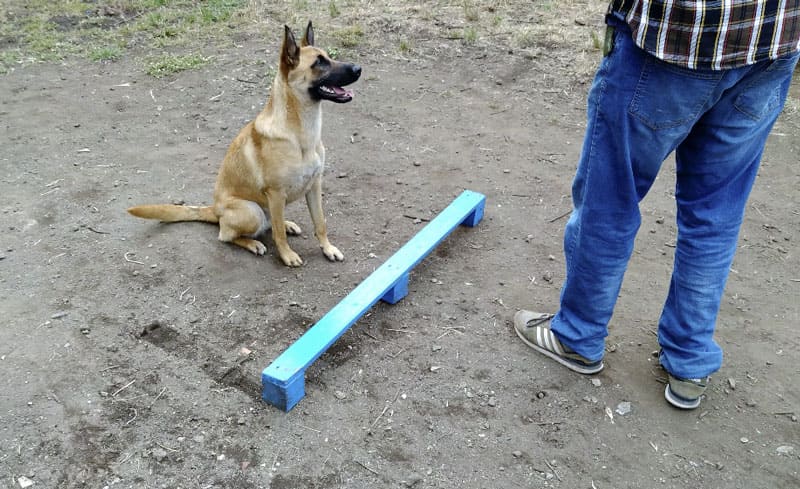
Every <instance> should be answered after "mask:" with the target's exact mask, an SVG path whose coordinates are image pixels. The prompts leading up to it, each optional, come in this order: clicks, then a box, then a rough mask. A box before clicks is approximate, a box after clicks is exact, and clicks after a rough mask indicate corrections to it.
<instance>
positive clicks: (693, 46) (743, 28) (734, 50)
mask: <svg viewBox="0 0 800 489" xmlns="http://www.w3.org/2000/svg"><path fill="white" fill-rule="evenodd" d="M610 11H611V12H616V13H618V14H621V15H623V16H624V18H625V21H626V22H627V24H628V25H629V26H630V27H631V30H632V31H633V40H634V42H636V45H637V46H639V47H640V48H642V49H644V50H645V51H647V52H648V53H650V54H652V55H654V56H655V57H657V58H659V59H661V60H664V61H667V62H669V63H674V64H678V65H681V66H684V67H687V68H691V69H711V70H725V69H730V68H737V67H740V66H746V65H750V64H753V63H757V62H759V61H763V60H767V59H776V58H779V57H782V56H785V55H787V54H791V53H794V52H796V51H798V50H800V0H754V1H745V0H613V1H612V2H611V6H610Z"/></svg>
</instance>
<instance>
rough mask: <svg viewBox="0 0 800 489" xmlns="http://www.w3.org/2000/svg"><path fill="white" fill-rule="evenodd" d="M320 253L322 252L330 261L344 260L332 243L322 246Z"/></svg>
mask: <svg viewBox="0 0 800 489" xmlns="http://www.w3.org/2000/svg"><path fill="white" fill-rule="evenodd" d="M322 253H324V254H325V257H326V258H327V259H328V260H330V261H344V255H343V254H342V252H341V251H339V248H337V247H335V246H333V245H328V246H324V247H323V248H322Z"/></svg>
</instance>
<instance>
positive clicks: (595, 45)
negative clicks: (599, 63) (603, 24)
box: [589, 31, 603, 51]
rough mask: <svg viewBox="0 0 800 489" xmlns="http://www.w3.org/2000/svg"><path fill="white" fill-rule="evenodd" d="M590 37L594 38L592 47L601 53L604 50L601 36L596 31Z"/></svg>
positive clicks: (590, 33)
mask: <svg viewBox="0 0 800 489" xmlns="http://www.w3.org/2000/svg"><path fill="white" fill-rule="evenodd" d="M589 35H591V36H592V47H593V48H595V49H596V50H598V51H600V50H601V49H603V41H602V40H601V39H600V36H599V35H598V34H597V32H595V31H591V32H589Z"/></svg>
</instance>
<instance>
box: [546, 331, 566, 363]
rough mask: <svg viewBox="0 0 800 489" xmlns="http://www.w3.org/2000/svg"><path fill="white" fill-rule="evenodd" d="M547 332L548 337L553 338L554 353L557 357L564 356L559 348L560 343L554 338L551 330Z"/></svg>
mask: <svg viewBox="0 0 800 489" xmlns="http://www.w3.org/2000/svg"><path fill="white" fill-rule="evenodd" d="M549 331H550V336H552V338H553V349H554V350H555V351H556V353H558V354H559V355H562V356H563V355H564V349H563V348H561V342H560V341H558V338H556V334H555V333H553V330H552V329H551V330H549Z"/></svg>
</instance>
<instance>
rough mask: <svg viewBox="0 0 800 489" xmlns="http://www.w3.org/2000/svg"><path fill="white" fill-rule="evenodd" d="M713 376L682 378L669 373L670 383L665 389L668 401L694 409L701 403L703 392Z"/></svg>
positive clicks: (683, 407) (677, 406)
mask: <svg viewBox="0 0 800 489" xmlns="http://www.w3.org/2000/svg"><path fill="white" fill-rule="evenodd" d="M710 379H711V377H706V378H704V379H681V378H679V377H675V376H674V375H672V374H669V383H668V384H667V387H666V389H664V397H665V398H666V399H667V402H669V403H670V404H672V405H673V406H675V407H676V408H680V409H694V408H696V407H697V406H699V405H700V400H701V399H702V397H703V393H704V392H705V391H706V386H707V385H708V381H709V380H710Z"/></svg>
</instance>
